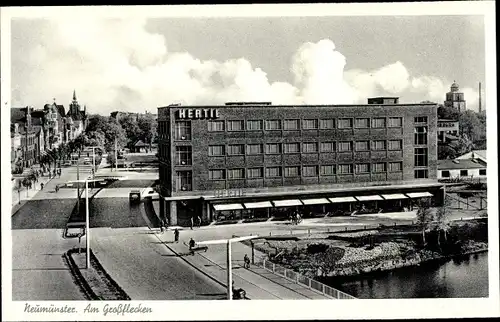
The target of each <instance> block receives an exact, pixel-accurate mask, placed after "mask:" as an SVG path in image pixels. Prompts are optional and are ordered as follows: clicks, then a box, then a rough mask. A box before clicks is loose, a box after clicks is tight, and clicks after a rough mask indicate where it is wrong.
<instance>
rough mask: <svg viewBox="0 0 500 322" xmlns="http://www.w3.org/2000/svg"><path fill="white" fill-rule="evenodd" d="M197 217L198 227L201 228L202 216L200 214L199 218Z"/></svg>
mask: <svg viewBox="0 0 500 322" xmlns="http://www.w3.org/2000/svg"><path fill="white" fill-rule="evenodd" d="M197 219H198V222H197V224H198V228H199V227H201V217H200V216H198V218H197Z"/></svg>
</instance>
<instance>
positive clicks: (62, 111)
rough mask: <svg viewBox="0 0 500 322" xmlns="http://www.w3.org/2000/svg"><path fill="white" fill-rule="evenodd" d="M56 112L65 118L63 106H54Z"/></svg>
mask: <svg viewBox="0 0 500 322" xmlns="http://www.w3.org/2000/svg"><path fill="white" fill-rule="evenodd" d="M56 108H57V111H58V112H59V114H61V116H62V117H64V116H66V111H65V110H64V105H57V104H56Z"/></svg>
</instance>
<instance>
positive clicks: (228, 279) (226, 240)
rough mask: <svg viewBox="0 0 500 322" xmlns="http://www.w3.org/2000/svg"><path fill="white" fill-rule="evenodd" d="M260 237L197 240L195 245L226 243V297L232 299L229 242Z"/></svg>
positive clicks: (231, 269)
mask: <svg viewBox="0 0 500 322" xmlns="http://www.w3.org/2000/svg"><path fill="white" fill-rule="evenodd" d="M255 238H260V237H259V236H243V237H235V238H229V239H218V240H207V241H201V242H197V243H196V244H197V245H216V244H227V258H226V261H227V270H226V271H227V299H228V300H230V301H231V300H232V299H233V268H232V266H231V244H232V243H235V242H240V241H244V240H249V239H255Z"/></svg>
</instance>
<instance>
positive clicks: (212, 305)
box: [1, 1, 500, 321]
mask: <svg viewBox="0 0 500 322" xmlns="http://www.w3.org/2000/svg"><path fill="white" fill-rule="evenodd" d="M75 13H78V14H89V13H90V14H92V15H94V16H101V17H112V16H119V17H124V16H125V17H126V16H128V15H130V16H132V15H133V16H134V17H136V16H143V17H149V18H152V17H190V18H192V17H256V16H258V17H282V16H289V17H291V16H363V15H370V16H379V15H474V14H477V15H484V16H485V30H486V33H485V37H486V38H485V44H486V45H485V46H486V48H485V53H486V56H485V59H486V66H487V68H486V91H485V92H486V97H485V98H486V99H485V103H486V104H485V106H487V110H488V123H487V132H488V139H489V140H488V159H489V160H490V164H489V166H488V183H489V191H488V193H489V194H490V198H489V205H488V207H489V213H490V217H489V221H490V224H489V247H490V250H489V254H488V256H489V283H490V289H489V294H490V297H489V298H488V299H408V300H357V301H348V300H346V301H341V302H339V301H306V302H304V301H300V302H296V301H293V302H290V301H234V302H232V303H228V302H225V301H197V302H192V301H189V302H186V301H166V302H158V301H144V302H140V303H141V305H142V306H148V307H151V308H152V309H153V312H154V313H153V314H143V315H132V314H131V315H126V316H116V315H113V316H109V315H108V316H103V315H102V314H97V315H93V316H92V315H82V314H26V313H23V310H24V305H25V302H12V301H11V297H12V295H11V294H12V293H11V281H12V271H11V264H12V263H11V260H10V259H11V258H12V252H11V247H9V246H10V245H11V242H12V236H11V232H10V228H11V216H10V203H8V202H4V203H2V214H3V216H2V232H3V233H2V245H3V247H2V264H3V265H2V293H3V294H2V313H3V315H4V318H3V319H4V320H18V321H19V320H25V321H29V320H43V321H50V320H84V321H90V320H177V321H182V320H222V319H224V320H241V319H267V320H275V319H276V320H280V319H375V318H379V319H384V318H454V317H463V318H465V317H490V316H499V315H500V300H499V290H500V287H499V280H500V278H499V272H498V262H499V257H498V246H499V239H498V216H495V215H494V214H498V198H497V178H498V176H497V175H498V167H497V163H496V157H497V144H496V137H497V135H496V134H497V124H496V106H497V105H496V68H495V67H496V62H495V59H496V45H495V44H496V38H495V3H494V2H493V1H480V2H476V1H472V2H463V1H457V2H442V3H439V2H438V3H435V2H434V3H383V4H380V3H379V4H375V3H372V4H367V3H364V4H332V5H331V4H313V5H311V4H307V5H302V4H296V5H238V6H234V5H231V6H221V5H218V6H144V7H142V6H133V7H124V6H123V7H122V6H120V7H109V6H108V7H38V8H14V7H11V8H2V9H1V33H2V37H1V73H2V77H1V86H2V87H1V102H2V111H1V116H2V118H1V119H2V125H3V126H2V127H1V131H2V136H1V137H2V147H3V148H2V149H3V153H1V160H2V170H3V171H2V172H3V173H4V174H10V164H9V163H10V160H9V158H10V157H9V156H10V151H9V150H8V148H7V147H8V146H9V145H10V134H9V125H8V124H7V123H8V120H9V119H10V113H9V111H8V109H7V108H5V106H6V105H4V103H5V102H10V88H11V87H10V73H11V69H10V40H11V39H10V21H11V19H12V18H21V17H24V18H44V17H47V18H48V17H53V16H55V15H57V16H65V15H74V14H75ZM7 106H8V105H7ZM9 181H10V175H3V176H2V200H11V196H10V192H11V189H10V182H9ZM29 303H31V304H36V303H39V304H41V302H29ZM43 303H44V304H48V303H54V304H57V305H61V304H68V305H73V306H75V307H77V308H79V310H82V309H83V308H84V307H85V306H86V305H87V303H88V302H79V301H77V302H70V301H68V302H66V301H64V302H43ZM107 303H110V302H97V303H96V302H92V304H93V306H96V307H100V308H101V309H102V308H103V306H104V305H105V304H107ZM129 303H130V302H129ZM133 303H134V304H138V303H139V302H133ZM112 304H118V303H116V302H113V303H112Z"/></svg>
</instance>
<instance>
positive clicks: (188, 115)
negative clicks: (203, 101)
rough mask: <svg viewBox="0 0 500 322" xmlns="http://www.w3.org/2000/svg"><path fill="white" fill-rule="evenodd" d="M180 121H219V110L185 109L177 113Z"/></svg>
mask: <svg viewBox="0 0 500 322" xmlns="http://www.w3.org/2000/svg"><path fill="white" fill-rule="evenodd" d="M177 118H178V119H218V118H219V110H217V109H214V108H197V109H191V108H184V109H180V110H178V111H177Z"/></svg>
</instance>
